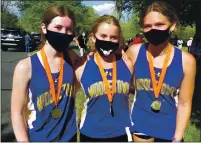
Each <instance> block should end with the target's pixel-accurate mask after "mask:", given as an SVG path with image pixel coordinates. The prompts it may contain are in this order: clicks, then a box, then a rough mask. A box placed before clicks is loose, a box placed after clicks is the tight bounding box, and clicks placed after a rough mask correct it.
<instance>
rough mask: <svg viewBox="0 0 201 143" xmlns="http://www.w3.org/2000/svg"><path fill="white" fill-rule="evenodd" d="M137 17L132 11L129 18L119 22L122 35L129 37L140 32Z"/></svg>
mask: <svg viewBox="0 0 201 143" xmlns="http://www.w3.org/2000/svg"><path fill="white" fill-rule="evenodd" d="M138 23H139V18H138V16H137V15H136V13H133V14H132V16H131V18H130V19H129V20H128V21H127V22H120V25H121V29H122V33H123V37H124V38H125V39H129V38H132V39H133V37H135V35H136V34H137V33H138V32H140V27H139V24H138Z"/></svg>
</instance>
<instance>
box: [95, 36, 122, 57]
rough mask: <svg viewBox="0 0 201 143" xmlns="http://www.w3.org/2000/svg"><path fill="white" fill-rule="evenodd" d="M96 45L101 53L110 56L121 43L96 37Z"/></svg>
mask: <svg viewBox="0 0 201 143" xmlns="http://www.w3.org/2000/svg"><path fill="white" fill-rule="evenodd" d="M95 46H96V49H97V51H98V53H99V54H100V55H102V56H109V55H111V54H112V53H114V52H115V51H116V50H117V49H118V48H119V43H114V42H111V41H104V40H99V39H97V38H96V42H95Z"/></svg>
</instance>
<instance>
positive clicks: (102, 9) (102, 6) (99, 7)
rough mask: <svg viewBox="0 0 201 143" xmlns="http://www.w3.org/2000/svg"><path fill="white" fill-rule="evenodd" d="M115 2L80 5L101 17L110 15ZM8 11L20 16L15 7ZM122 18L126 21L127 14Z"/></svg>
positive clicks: (90, 0) (89, 2) (93, 2)
mask: <svg viewBox="0 0 201 143" xmlns="http://www.w3.org/2000/svg"><path fill="white" fill-rule="evenodd" d="M115 2H116V1H112V0H108V1H107V0H104V1H95V0H86V1H83V2H82V4H83V5H85V6H89V7H92V8H93V9H94V10H95V11H96V12H97V13H98V15H100V16H102V15H104V14H109V15H111V14H112V13H113V12H114V10H115ZM9 11H10V12H11V13H15V14H16V15H17V16H20V13H19V11H18V9H17V7H16V6H15V5H12V6H11V7H9ZM123 17H124V18H125V19H127V14H126V13H123Z"/></svg>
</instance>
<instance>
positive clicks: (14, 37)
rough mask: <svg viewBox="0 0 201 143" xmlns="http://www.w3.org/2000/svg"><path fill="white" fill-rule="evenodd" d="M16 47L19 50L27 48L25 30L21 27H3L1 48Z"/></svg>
mask: <svg viewBox="0 0 201 143" xmlns="http://www.w3.org/2000/svg"><path fill="white" fill-rule="evenodd" d="M8 48H15V49H17V50H19V51H23V50H25V46H24V32H23V30H20V29H1V50H2V51H7V50H8Z"/></svg>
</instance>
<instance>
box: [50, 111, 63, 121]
mask: <svg viewBox="0 0 201 143" xmlns="http://www.w3.org/2000/svg"><path fill="white" fill-rule="evenodd" d="M51 114H52V118H54V119H57V118H59V117H60V116H61V114H62V111H61V109H59V108H55V109H52V111H51Z"/></svg>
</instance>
